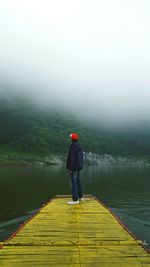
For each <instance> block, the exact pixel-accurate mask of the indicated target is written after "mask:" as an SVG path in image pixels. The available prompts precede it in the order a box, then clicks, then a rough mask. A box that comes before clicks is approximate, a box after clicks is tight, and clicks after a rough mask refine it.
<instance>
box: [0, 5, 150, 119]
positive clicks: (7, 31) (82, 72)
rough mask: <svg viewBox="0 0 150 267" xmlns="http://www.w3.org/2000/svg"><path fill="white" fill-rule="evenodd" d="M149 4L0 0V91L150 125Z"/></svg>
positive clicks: (98, 116) (92, 114) (96, 115)
mask: <svg viewBox="0 0 150 267" xmlns="http://www.w3.org/2000/svg"><path fill="white" fill-rule="evenodd" d="M149 8H150V2H149V1H148V0H143V1H141V0H137V1H135V0H130V1H129V0H127V1H121V2H120V1H119V0H114V1H111V0H106V1H101V0H99V1H98V0H93V1H91V0H87V1H85V0H82V1H79V0H77V1H76V2H73V1H69V0H56V1H48V0H45V1H41V0H39V1H38V0H37V1H35V0H30V1H29V0H27V1H25V2H21V1H19V0H6V1H5V2H3V3H0V15H1V18H0V33H1V47H0V59H1V60H0V85H1V86H0V96H2V95H4V94H9V92H11V93H12V94H14V93H15V94H18V95H21V96H27V97H29V98H30V99H31V100H32V101H34V103H37V105H42V106H44V105H51V106H55V107H58V108H59V107H60V109H61V108H64V109H65V110H68V111H70V112H71V113H73V114H77V116H81V117H83V118H86V119H89V120H97V121H99V122H103V123H104V122H106V123H108V124H109V123H112V124H113V123H120V122H121V123H132V122H133V123H137V122H138V121H145V122H150V105H149V99H150V75H149V69H150V53H149V45H150V37H149V36H150V35H149V31H150V30H149V25H150V17H149ZM3 85H5V87H4V86H3Z"/></svg>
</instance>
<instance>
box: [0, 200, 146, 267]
mask: <svg viewBox="0 0 150 267" xmlns="http://www.w3.org/2000/svg"><path fill="white" fill-rule="evenodd" d="M68 200H69V198H67V197H66V198H64V197H63V198H62V197H61V196H59V197H58V198H54V199H53V200H52V201H51V202H49V203H48V204H47V205H45V206H44V207H43V208H42V209H41V210H40V211H39V213H38V214H36V216H34V217H33V218H32V219H31V220H29V221H28V222H27V223H26V224H25V225H24V226H23V227H21V229H20V231H18V232H16V234H15V235H14V236H12V237H11V238H10V239H8V240H6V241H4V242H3V246H2V248H1V249H0V266H4V267H6V266H7V267H9V266H10V267H20V266H21V267H24V266H41V267H42V266H54V267H56V266H71V267H72V266H75V267H78V266H82V267H91V266H92V267H93V266H102V267H128V266H130V267H135V266H136V267H139V266H145V267H148V266H150V254H149V253H148V252H147V251H146V250H145V249H144V248H143V247H142V246H141V243H140V242H139V241H137V240H135V238H134V237H133V236H131V235H130V234H129V232H128V231H127V230H126V229H125V228H124V227H123V226H122V225H121V224H120V223H119V222H118V220H117V219H116V218H115V216H114V215H113V214H112V213H111V212H110V211H109V210H108V209H107V208H105V207H104V206H103V205H102V204H101V203H99V201H97V199H95V198H94V197H92V196H90V197H87V198H85V201H83V202H81V203H80V204H79V205H74V206H71V205H67V204H66V202H67V201H68Z"/></svg>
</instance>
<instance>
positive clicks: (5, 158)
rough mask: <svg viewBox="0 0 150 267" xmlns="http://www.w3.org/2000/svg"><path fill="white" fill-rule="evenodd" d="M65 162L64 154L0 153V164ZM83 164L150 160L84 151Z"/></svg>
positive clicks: (114, 163) (101, 164) (109, 165)
mask: <svg viewBox="0 0 150 267" xmlns="http://www.w3.org/2000/svg"><path fill="white" fill-rule="evenodd" d="M65 162H66V155H47V156H41V155H21V154H13V155H0V165H41V166H42V165H60V164H64V163H65ZM84 163H85V165H98V166H101V167H111V166H115V165H121V166H124V165H137V166H149V165H150V160H148V159H139V158H133V157H132V158H131V157H130V158H127V157H122V156H116V157H114V156H112V155H107V154H103V155H98V154H95V153H92V152H89V153H87V152H84Z"/></svg>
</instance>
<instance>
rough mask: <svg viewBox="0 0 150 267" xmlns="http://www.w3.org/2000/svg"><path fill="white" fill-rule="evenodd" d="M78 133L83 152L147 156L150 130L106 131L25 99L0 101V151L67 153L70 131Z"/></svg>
mask: <svg viewBox="0 0 150 267" xmlns="http://www.w3.org/2000/svg"><path fill="white" fill-rule="evenodd" d="M74 131H75V132H78V133H79V136H80V142H81V143H82V145H83V148H84V151H87V152H89V151H91V152H95V153H99V154H112V155H125V156H129V155H131V156H149V155H150V131H149V130H148V129H147V130H143V129H142V130H141V129H139V130H133V129H132V130H131V129H130V130H129V129H128V130H127V129H126V130H125V129H124V130H122V131H121V130H120V131H119V130H113V131H112V130H108V129H107V130H106V129H104V128H102V127H100V126H97V125H94V124H92V125H91V124H88V123H86V122H82V121H80V120H78V119H77V118H75V117H73V116H72V115H70V114H69V113H66V112H62V111H57V112H56V111H54V109H51V108H50V107H47V108H45V109H44V108H40V107H37V106H35V105H33V104H31V103H30V101H27V99H20V98H12V99H11V100H7V99H4V98H3V99H1V100H0V149H1V151H4V150H7V151H11V150H15V151H20V152H25V153H29V152H30V153H43V154H51V153H67V150H68V144H69V142H70V140H69V138H68V137H69V133H70V132H74Z"/></svg>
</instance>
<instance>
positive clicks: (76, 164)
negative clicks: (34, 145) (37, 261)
mask: <svg viewBox="0 0 150 267" xmlns="http://www.w3.org/2000/svg"><path fill="white" fill-rule="evenodd" d="M70 138H71V145H70V147H69V152H68V158H67V165H66V168H67V169H68V170H69V172H70V178H71V192H72V201H69V202H68V204H69V205H75V204H79V200H83V192H82V185H81V182H80V177H79V175H80V170H81V169H82V168H83V151H82V148H81V146H80V144H79V143H78V135H77V134H76V133H71V134H70Z"/></svg>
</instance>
